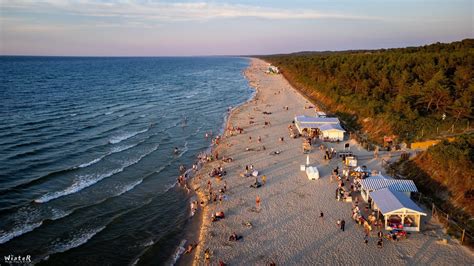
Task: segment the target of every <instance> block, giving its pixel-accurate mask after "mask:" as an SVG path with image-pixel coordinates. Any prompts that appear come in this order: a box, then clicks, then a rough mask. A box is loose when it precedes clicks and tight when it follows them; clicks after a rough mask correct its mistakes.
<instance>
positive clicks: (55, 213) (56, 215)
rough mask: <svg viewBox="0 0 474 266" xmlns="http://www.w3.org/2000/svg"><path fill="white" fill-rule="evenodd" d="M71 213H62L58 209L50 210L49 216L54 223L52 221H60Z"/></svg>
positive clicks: (71, 211)
mask: <svg viewBox="0 0 474 266" xmlns="http://www.w3.org/2000/svg"><path fill="white" fill-rule="evenodd" d="M71 213H73V210H69V211H64V210H60V209H52V210H51V214H52V217H51V220H53V221H54V220H59V219H62V218H64V217H66V216H68V215H69V214H71Z"/></svg>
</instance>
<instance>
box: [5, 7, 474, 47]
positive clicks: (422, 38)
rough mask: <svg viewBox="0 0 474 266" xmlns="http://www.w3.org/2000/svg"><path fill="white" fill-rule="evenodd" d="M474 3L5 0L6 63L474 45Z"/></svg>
mask: <svg viewBox="0 0 474 266" xmlns="http://www.w3.org/2000/svg"><path fill="white" fill-rule="evenodd" d="M473 3H474V1H473V0H424V1H422V0H399V1H393V0H346V1H337V0H307V1H303V0H272V1H268V0H258V1H250V0H228V1H204V0H198V1H191V0H189V1H188V0H176V1H169V0H168V1H153V0H141V1H131V0H117V1H114V0H102V1H99V0H43V1H42V0H37V1H31V0H25V1H22V0H0V54H1V55H57V56H63V55H64V56H66V55H71V56H201V55H261V54H274V53H291V52H298V51H327V50H349V49H377V48H393V47H406V46H418V45H424V44H430V43H435V42H452V41H458V40H462V39H465V38H473V37H474V22H473V16H474V15H473V14H474V4H473Z"/></svg>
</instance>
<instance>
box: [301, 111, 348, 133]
mask: <svg viewBox="0 0 474 266" xmlns="http://www.w3.org/2000/svg"><path fill="white" fill-rule="evenodd" d="M329 124H333V125H339V124H340V122H339V119H338V118H337V117H314V116H306V115H299V116H296V117H295V126H296V129H298V131H299V132H300V134H303V133H304V132H310V131H311V130H316V129H319V127H321V126H323V125H329Z"/></svg>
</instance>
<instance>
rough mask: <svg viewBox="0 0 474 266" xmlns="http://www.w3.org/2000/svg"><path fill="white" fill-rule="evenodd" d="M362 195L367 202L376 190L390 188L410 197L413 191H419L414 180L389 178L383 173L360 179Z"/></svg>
mask: <svg viewBox="0 0 474 266" xmlns="http://www.w3.org/2000/svg"><path fill="white" fill-rule="evenodd" d="M360 186H361V192H360V194H361V196H362V198H363V199H364V201H365V202H368V201H369V197H371V196H372V193H373V192H374V191H377V190H380V189H384V188H390V189H392V190H395V191H398V192H401V193H404V194H405V196H407V197H408V198H409V197H410V196H411V193H412V192H418V189H417V187H416V185H415V182H413V180H406V179H393V178H387V177H385V176H383V175H376V176H371V177H368V178H366V179H363V180H361V181H360Z"/></svg>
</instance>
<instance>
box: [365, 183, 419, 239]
mask: <svg viewBox="0 0 474 266" xmlns="http://www.w3.org/2000/svg"><path fill="white" fill-rule="evenodd" d="M370 197H371V198H372V202H373V206H374V209H376V210H378V211H380V212H381V213H382V215H383V217H384V221H385V223H384V225H385V229H386V230H392V229H394V228H403V230H405V231H414V232H419V231H420V225H421V216H426V213H425V212H424V211H423V210H422V209H421V208H420V207H419V206H418V205H416V203H415V202H413V201H412V200H411V199H410V198H409V197H407V196H406V195H405V194H404V193H403V192H400V191H396V190H394V189H391V188H384V189H380V190H377V191H374V192H372V193H371V195H370Z"/></svg>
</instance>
